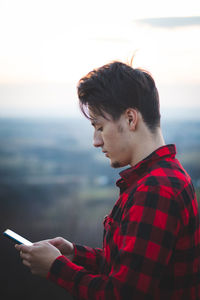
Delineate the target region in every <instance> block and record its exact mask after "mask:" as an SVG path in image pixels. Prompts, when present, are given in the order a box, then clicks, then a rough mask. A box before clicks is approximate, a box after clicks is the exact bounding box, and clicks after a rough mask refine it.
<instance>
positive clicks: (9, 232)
mask: <svg viewBox="0 0 200 300" xmlns="http://www.w3.org/2000/svg"><path fill="white" fill-rule="evenodd" d="M3 234H4V236H6V237H8V238H9V239H11V240H13V241H15V242H16V243H17V244H24V245H27V246H31V245H33V243H31V242H30V241H28V240H27V239H25V238H23V237H22V236H20V235H19V234H17V233H15V232H14V231H12V230H10V229H6V230H5V231H4V233H3Z"/></svg>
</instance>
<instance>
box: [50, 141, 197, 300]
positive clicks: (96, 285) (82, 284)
mask: <svg viewBox="0 0 200 300" xmlns="http://www.w3.org/2000/svg"><path fill="white" fill-rule="evenodd" d="M175 154H176V149H175V146H174V145H168V146H163V147H161V148H159V149H157V150H156V151H155V152H153V153H152V154H150V155H149V156H148V157H147V158H146V159H144V160H143V161H141V162H139V163H138V164H137V165H136V166H134V167H131V168H129V169H127V170H125V171H123V172H122V173H120V175H121V179H119V180H118V181H117V186H118V187H119V188H120V196H119V199H118V201H117V202H116V204H115V205H114V207H113V209H112V211H111V213H110V214H109V216H107V217H106V218H105V220H104V241H103V248H102V249H96V248H95V249H93V248H90V247H86V246H79V245H75V258H74V260H73V262H71V261H69V260H68V259H67V258H66V257H65V256H60V257H58V258H57V259H56V260H55V261H54V263H53V265H52V267H51V270H50V272H49V274H48V278H49V279H50V280H52V281H54V282H56V283H57V284H58V285H60V286H61V287H63V288H65V289H66V290H67V291H68V292H69V293H70V294H71V295H73V296H74V298H76V299H84V300H86V299H95V300H97V299H98V300H100V299H101V300H103V299H106V300H122V299H123V300H129V299H130V300H137V299H139V300H143V299H152V300H158V299H160V300H161V299H162V300H180V299H185V300H186V299H187V300H197V299H200V225H199V214H198V206H197V200H196V196H195V192H194V188H193V185H192V183H191V179H190V177H189V176H188V174H187V173H186V171H185V170H184V169H183V167H182V166H181V164H180V163H179V161H178V160H177V159H176V158H175Z"/></svg>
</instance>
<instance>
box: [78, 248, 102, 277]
mask: <svg viewBox="0 0 200 300" xmlns="http://www.w3.org/2000/svg"><path fill="white" fill-rule="evenodd" d="M104 261H105V257H104V253H103V250H102V249H100V248H91V247H88V246H82V245H78V244H74V259H73V263H75V264H77V265H79V266H83V267H85V268H86V269H87V270H90V271H91V272H94V273H99V269H100V266H101V265H102V264H103V262H104Z"/></svg>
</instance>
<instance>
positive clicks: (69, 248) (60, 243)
mask: <svg viewBox="0 0 200 300" xmlns="http://www.w3.org/2000/svg"><path fill="white" fill-rule="evenodd" d="M47 241H48V242H49V243H50V244H51V245H53V246H54V247H56V248H57V249H58V250H59V251H60V252H61V253H62V255H65V256H66V257H67V258H68V259H69V260H71V261H72V260H73V258H74V246H73V244H72V243H71V242H69V241H67V240H65V239H63V238H62V237H56V238H54V239H51V240H47Z"/></svg>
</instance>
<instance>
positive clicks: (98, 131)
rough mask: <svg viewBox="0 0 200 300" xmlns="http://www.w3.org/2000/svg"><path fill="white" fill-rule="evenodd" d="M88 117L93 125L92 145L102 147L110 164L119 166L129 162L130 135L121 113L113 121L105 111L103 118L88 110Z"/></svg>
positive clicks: (130, 153) (114, 166) (115, 166)
mask: <svg viewBox="0 0 200 300" xmlns="http://www.w3.org/2000/svg"><path fill="white" fill-rule="evenodd" d="M90 117H91V124H92V126H93V127H94V138H93V145H94V146H95V147H101V148H102V152H103V153H105V155H106V156H107V157H108V158H109V159H110V163H111V166H112V167H113V168H119V167H124V166H126V165H128V164H131V155H132V152H131V147H130V139H129V137H130V136H129V130H128V127H127V126H126V120H125V118H124V117H123V115H122V116H121V117H120V119H119V120H118V121H113V120H112V118H111V116H110V115H109V114H106V113H105V118H104V117H102V116H98V115H95V114H94V113H92V112H91V111H90Z"/></svg>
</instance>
